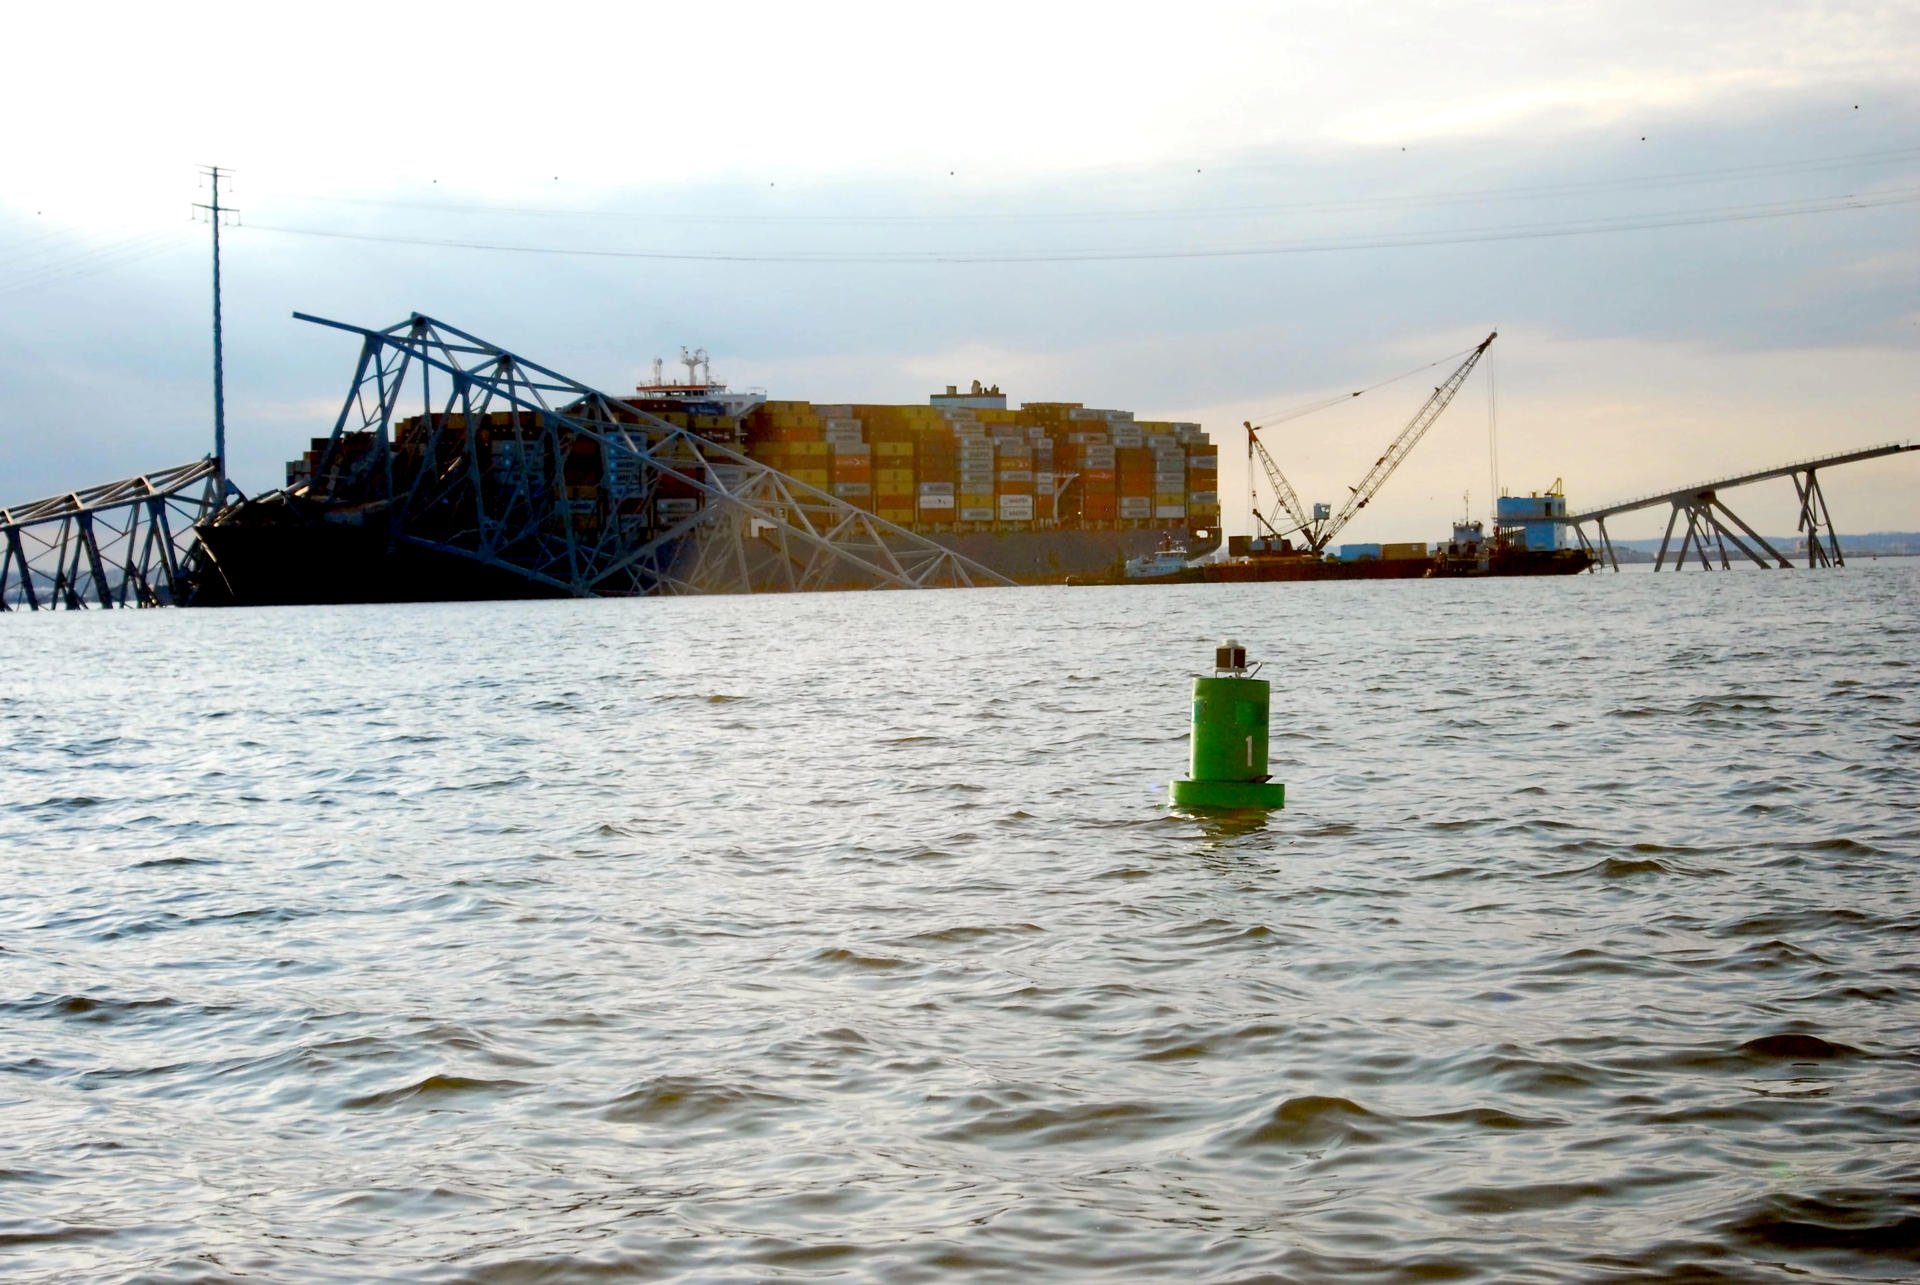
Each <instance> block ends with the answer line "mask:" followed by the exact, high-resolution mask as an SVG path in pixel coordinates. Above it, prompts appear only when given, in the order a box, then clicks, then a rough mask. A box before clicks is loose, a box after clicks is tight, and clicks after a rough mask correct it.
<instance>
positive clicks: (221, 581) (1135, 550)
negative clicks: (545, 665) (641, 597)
mask: <svg viewBox="0 0 1920 1285" xmlns="http://www.w3.org/2000/svg"><path fill="white" fill-rule="evenodd" d="M199 536H200V546H201V549H202V557H201V559H200V561H201V562H202V564H203V567H204V570H203V573H202V575H201V577H200V579H199V582H198V583H197V584H196V585H195V587H194V592H193V594H192V595H191V597H190V599H189V602H190V604H191V605H194V606H206V607H231V606H255V607H258V606H296V605H305V604H320V603H383V602H471V601H499V600H511V599H525V598H559V597H566V596H568V595H567V592H566V591H565V590H564V589H561V588H558V587H556V586H551V585H546V584H542V583H540V582H538V581H534V580H529V579H527V578H526V577H524V576H521V575H518V574H516V573H515V572H513V571H511V570H509V569H506V568H504V567H500V566H497V565H493V564H488V563H484V562H480V561H477V560H475V559H472V558H467V557H463V556H461V555H459V554H455V553H448V552H444V551H442V550H438V549H431V548H426V547H423V546H420V545H417V544H412V543H409V542H407V541H404V540H400V541H394V540H391V539H390V538H389V536H388V533H387V531H386V527H385V524H384V523H382V522H378V521H374V522H371V523H369V524H365V525H354V524H350V523H343V522H339V521H329V520H327V519H326V518H325V517H316V516H301V517H295V516H294V515H293V514H292V513H291V512H283V513H263V514H260V515H257V516H252V515H250V518H249V520H241V521H233V520H226V521H222V522H219V523H213V524H208V525H205V526H203V527H201V528H200V531H199ZM1165 536H1166V532H1165V531H1164V530H1161V529H1157V528H1141V529H1127V530H1101V529H1088V530H1052V531H1017V530H1009V531H998V532H990V531H973V532H963V533H954V532H930V533H927V538H928V539H931V540H933V541H935V542H937V543H939V544H942V545H944V546H946V547H947V548H950V549H952V550H954V551H955V552H957V553H959V554H961V555H963V556H965V557H968V558H971V559H973V560H974V561H975V562H978V563H980V564H982V565H983V566H986V567H989V568H991V569H992V570H994V571H997V572H999V573H1000V574H1001V575H1003V576H1006V577H1007V578H1008V579H1010V580H1014V581H1017V582H1019V583H1022V584H1060V583H1064V582H1066V581H1067V580H1069V579H1085V578H1094V577H1099V576H1104V575H1108V574H1115V575H1117V574H1118V573H1119V569H1120V567H1121V565H1122V564H1123V563H1124V562H1125V561H1126V560H1127V559H1128V558H1132V557H1138V556H1139V555H1141V554H1143V553H1149V552H1151V551H1152V550H1153V549H1155V548H1157V547H1158V546H1159V544H1160V542H1161V541H1162V540H1163V539H1164V538H1165ZM1217 545H1218V541H1217V540H1214V541H1212V542H1211V543H1209V542H1207V541H1195V543H1194V548H1195V549H1196V550H1197V552H1196V554H1195V556H1200V555H1203V554H1205V553H1207V552H1210V551H1211V549H1213V548H1214V547H1217Z"/></svg>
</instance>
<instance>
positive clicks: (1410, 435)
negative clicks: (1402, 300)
mask: <svg viewBox="0 0 1920 1285" xmlns="http://www.w3.org/2000/svg"><path fill="white" fill-rule="evenodd" d="M1499 337H1500V332H1499V331H1497V330H1496V331H1494V332H1493V333H1492V334H1490V335H1488V336H1487V337H1486V338H1485V339H1482V340H1481V341H1480V343H1479V345H1478V346H1476V347H1475V348H1474V350H1473V351H1472V352H1470V353H1468V354H1467V357H1466V360H1465V361H1462V362H1461V363H1460V364H1459V365H1458V366H1456V367H1454V370H1453V373H1452V374H1450V375H1448V376H1447V377H1446V379H1445V380H1443V381H1442V382H1441V383H1440V384H1439V386H1438V387H1436V388H1435V389H1434V390H1433V392H1432V394H1431V395H1429V396H1428V398H1427V400H1426V401H1425V402H1424V403H1423V404H1422V405H1421V407H1420V409H1419V410H1418V411H1417V412H1415V414H1414V417H1413V418H1412V419H1411V420H1409V421H1407V426H1406V427H1405V428H1403V429H1401V430H1400V435H1399V436H1398V437H1396V438H1394V439H1393V441H1392V442H1391V443H1390V444H1389V445H1388V446H1387V449H1386V450H1385V451H1384V452H1382V453H1381V455H1380V458H1379V459H1377V460H1375V461H1374V462H1373V467H1372V468H1370V469H1368V470H1367V473H1366V476H1365V477H1362V478H1361V479H1360V481H1359V483H1358V484H1356V485H1354V486H1351V487H1348V488H1347V501H1346V503H1345V504H1343V505H1341V506H1340V511H1339V512H1338V513H1336V514H1334V515H1333V517H1332V519H1331V520H1330V521H1328V522H1325V523H1322V524H1318V525H1316V526H1315V527H1314V529H1313V530H1312V532H1311V533H1310V536H1311V539H1310V542H1311V544H1312V546H1313V550H1314V552H1315V553H1318V552H1319V551H1320V550H1322V549H1324V548H1326V547H1327V545H1328V544H1330V543H1331V542H1332V541H1333V538H1334V537H1335V536H1336V535H1339V534H1340V531H1341V529H1342V528H1343V527H1345V526H1346V525H1347V523H1349V522H1351V521H1352V520H1353V519H1354V516H1355V515H1356V514H1358V513H1359V512H1360V510H1361V509H1364V508H1366V507H1367V505H1368V504H1370V503H1372V501H1373V497H1374V496H1376V495H1378V494H1379V493H1380V488H1381V487H1383V486H1385V485H1386V484H1387V479H1388V478H1390V477H1392V476H1393V472H1394V470H1395V469H1397V468H1399V467H1400V465H1401V463H1402V462H1403V461H1404V460H1405V459H1406V458H1407V456H1409V455H1411V454H1412V453H1413V448H1414V447H1416V446H1418V445H1419V444H1420V439H1421V438H1423V437H1425V436H1426V435H1427V430H1428V429H1430V428H1432V427H1433V424H1434V421H1435V420H1437V419H1439V418H1440V415H1441V413H1442V412H1443V411H1445V410H1446V409H1447V407H1448V406H1449V405H1451V404H1452V402H1453V398H1454V395H1455V394H1456V393H1458V392H1459V391H1460V387H1461V385H1463V384H1465V383H1466V382H1467V376H1468V375H1470V374H1472V373H1473V368H1474V366H1475V365H1476V364H1477V363H1478V362H1479V360H1480V358H1481V357H1482V356H1483V355H1484V354H1485V353H1486V351H1487V349H1488V347H1490V346H1491V345H1492V343H1493V341H1494V340H1495V339H1498V338H1499Z"/></svg>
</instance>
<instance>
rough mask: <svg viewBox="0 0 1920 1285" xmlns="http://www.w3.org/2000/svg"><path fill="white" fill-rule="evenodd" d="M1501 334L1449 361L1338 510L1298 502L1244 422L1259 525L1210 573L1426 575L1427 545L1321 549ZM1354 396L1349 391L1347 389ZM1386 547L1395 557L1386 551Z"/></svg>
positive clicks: (1229, 577) (1227, 577)
mask: <svg viewBox="0 0 1920 1285" xmlns="http://www.w3.org/2000/svg"><path fill="white" fill-rule="evenodd" d="M1499 334H1500V332H1499V331H1497V330H1496V331H1494V332H1493V333H1491V334H1489V335H1488V336H1487V337H1486V338H1485V339H1482V340H1481V341H1480V342H1479V343H1478V344H1477V345H1475V346H1474V348H1473V349H1472V350H1470V351H1469V352H1468V353H1467V355H1466V357H1465V359H1464V360H1462V361H1461V362H1460V364H1459V365H1458V366H1456V367H1454V369H1453V371H1452V373H1450V374H1449V375H1448V376H1447V377H1446V378H1445V379H1443V380H1442V381H1441V382H1440V383H1439V384H1438V385H1436V386H1435V387H1434V390H1433V392H1432V393H1431V394H1430V395H1429V396H1428V397H1427V400H1426V401H1425V402H1424V403H1422V404H1421V407H1420V409H1419V410H1418V411H1416V412H1415V413H1414V416H1413V418H1412V419H1411V420H1409V421H1408V422H1407V424H1406V426H1405V427H1404V428H1402V429H1401V430H1400V432H1399V434H1398V435H1397V436H1396V437H1395V438H1394V439H1393V441H1391V442H1390V443H1388V445H1387V448H1386V450H1384V451H1382V452H1381V453H1380V456H1379V458H1377V459H1376V460H1374V462H1373V465H1372V466H1371V467H1370V468H1369V469H1368V470H1367V471H1366V473H1365V474H1364V475H1363V476H1362V477H1361V478H1360V480H1359V481H1358V482H1356V483H1355V484H1354V485H1352V486H1350V487H1348V488H1347V498H1346V500H1345V502H1344V503H1342V504H1341V506H1340V508H1339V511H1338V512H1336V511H1335V510H1334V508H1333V506H1332V505H1331V504H1315V505H1313V506H1312V507H1311V508H1310V509H1309V508H1308V507H1307V506H1306V505H1305V504H1302V503H1301V501H1300V496H1299V493H1298V492H1297V491H1295V490H1294V488H1293V485H1292V483H1290V482H1288V481H1287V477H1286V474H1285V473H1283V472H1281V470H1280V466H1279V464H1277V463H1276V462H1275V461H1274V458H1273V455H1272V454H1271V453H1270V452H1269V451H1268V450H1267V447H1266V444H1265V443H1264V442H1262V441H1261V440H1260V429H1259V427H1256V426H1255V425H1254V424H1253V423H1252V422H1251V421H1248V422H1247V423H1246V424H1245V425H1244V427H1245V429H1246V434H1247V485H1248V488H1249V508H1250V509H1251V511H1252V513H1253V518H1254V523H1255V525H1256V527H1257V528H1258V530H1257V531H1256V533H1255V534H1254V535H1252V536H1249V537H1241V538H1238V539H1235V540H1231V541H1229V552H1230V553H1231V554H1233V555H1235V556H1233V557H1232V558H1231V560H1229V561H1227V562H1224V563H1218V564H1215V565H1213V566H1210V567H1208V568H1207V578H1208V579H1209V580H1224V581H1234V580H1321V579H1354V578H1393V577H1410V576H1421V575H1425V574H1426V573H1427V570H1428V568H1429V566H1430V563H1429V562H1428V559H1427V554H1426V546H1425V545H1424V544H1421V545H1417V546H1404V547H1403V546H1398V545H1388V546H1382V553H1380V554H1376V555H1373V556H1370V557H1369V558H1367V559H1366V560H1365V561H1354V562H1348V561H1340V562H1333V561H1328V560H1327V559H1326V556H1325V555H1326V550H1327V546H1328V545H1330V544H1332V542H1333V539H1334V537H1335V536H1337V535H1339V534H1340V532H1341V531H1342V530H1343V529H1344V528H1345V527H1346V525H1347V524H1348V523H1349V522H1351V521H1352V520H1353V519H1354V517H1355V516H1356V515H1357V514H1358V513H1359V512H1360V510H1362V509H1364V508H1366V507H1367V505H1368V504H1370V503H1372V502H1373V499H1374V497H1375V496H1377V495H1378V494H1379V493H1380V489H1381V488H1382V487H1383V486H1385V485H1386V484H1387V479H1388V478H1390V477H1392V476H1393V473H1394V470H1396V469H1398V468H1399V467H1400V465H1401V464H1402V463H1403V462H1405V460H1406V458H1407V456H1409V455H1411V454H1412V453H1413V449H1414V447H1416V446H1418V445H1419V444H1420V439H1421V438H1423V437H1425V436H1426V434H1427V430H1428V429H1430V428H1432V427H1433V425H1434V422H1435V421H1436V420H1438V419H1439V418H1440V416H1441V414H1442V413H1443V412H1444V411H1445V410H1446V409H1447V407H1448V405H1450V404H1451V403H1452V401H1453V399H1454V396H1455V395H1456V394H1458V393H1459V391H1460V388H1461V386H1462V385H1463V384H1465V383H1466V381H1467V376H1468V375H1470V374H1472V373H1473V368H1474V366H1476V365H1477V364H1478V363H1479V361H1480V358H1481V357H1482V356H1484V355H1485V354H1486V351H1487V349H1488V347H1489V346H1491V345H1492V343H1493V341H1494V340H1495V339H1497V338H1499ZM1359 395H1360V394H1359V393H1351V394H1348V395H1347V396H1350V397H1358V396H1359ZM1337 400H1345V398H1340V399H1337ZM1331 404H1333V403H1331V402H1329V403H1322V404H1321V406H1316V407H1313V408H1310V409H1322V408H1323V407H1324V406H1326V405H1331ZM1289 418H1290V417H1289ZM1266 427H1269V428H1271V427H1273V425H1272V424H1268V425H1266ZM1256 460H1257V461H1258V462H1259V464H1260V470H1261V472H1263V473H1264V474H1265V475H1266V479H1267V488H1268V489H1269V490H1270V491H1271V492H1272V493H1273V506H1272V508H1271V509H1270V510H1266V511H1263V510H1262V509H1261V506H1260V496H1259V486H1258V477H1257V475H1256V474H1255V472H1254V469H1253V464H1254V462H1255V461H1256ZM1387 551H1392V552H1394V553H1397V554H1399V555H1400V556H1386V552H1387Z"/></svg>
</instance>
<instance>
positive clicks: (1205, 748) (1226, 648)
mask: <svg viewBox="0 0 1920 1285" xmlns="http://www.w3.org/2000/svg"><path fill="white" fill-rule="evenodd" d="M1259 669H1260V666H1259V665H1258V664H1254V665H1251V666H1250V665H1248V664H1247V649H1246V648H1245V647H1243V646H1241V645H1240V644H1239V643H1238V642H1236V641H1235V640H1233V639H1231V638H1229V639H1227V640H1225V641H1224V642H1222V643H1221V644H1220V645H1219V646H1218V647H1216V648H1214V651H1213V671H1214V672H1213V677H1211V678H1204V677H1201V676H1199V675H1195V676H1194V680H1193V736H1192V747H1191V750H1190V753H1189V758H1188V764H1187V775H1186V777H1184V778H1182V779H1180V780H1177V781H1175V782H1174V783H1173V786H1172V789H1171V791H1170V793H1171V795H1172V798H1173V802H1174V806H1176V807H1182V808H1199V809H1235V808H1283V807H1285V806H1286V804H1287V787H1286V786H1284V785H1282V784H1281V783H1280V782H1278V781H1275V780H1274V779H1273V777H1272V773H1270V772H1268V771H1267V710H1268V703H1269V697H1270V695H1271V689H1270V688H1269V686H1268V683H1267V680H1266V679H1264V678H1255V677H1253V675H1254V674H1255V673H1257V672H1259Z"/></svg>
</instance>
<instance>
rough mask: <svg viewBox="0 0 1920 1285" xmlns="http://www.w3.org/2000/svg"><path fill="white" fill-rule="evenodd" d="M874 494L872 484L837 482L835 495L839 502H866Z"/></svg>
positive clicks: (834, 486) (834, 488) (834, 487)
mask: <svg viewBox="0 0 1920 1285" xmlns="http://www.w3.org/2000/svg"><path fill="white" fill-rule="evenodd" d="M872 494H873V483H871V482H835V483H834V484H833V495H834V498H835V499H838V500H864V499H866V498H867V497H868V496H869V495H872Z"/></svg>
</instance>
